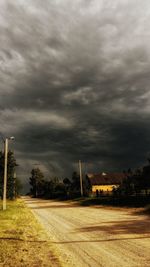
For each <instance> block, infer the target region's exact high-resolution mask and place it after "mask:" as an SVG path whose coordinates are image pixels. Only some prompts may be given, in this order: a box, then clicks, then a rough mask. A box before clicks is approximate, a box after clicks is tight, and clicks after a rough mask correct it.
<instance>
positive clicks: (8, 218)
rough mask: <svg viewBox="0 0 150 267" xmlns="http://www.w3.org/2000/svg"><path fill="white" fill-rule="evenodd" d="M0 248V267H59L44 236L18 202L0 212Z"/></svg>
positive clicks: (27, 210)
mask: <svg viewBox="0 0 150 267" xmlns="http://www.w3.org/2000/svg"><path fill="white" fill-rule="evenodd" d="M0 206H1V207H2V201H0ZM0 244H1V245H0V266H2V267H14V266H15V267H47V266H54V267H55V266H60V265H59V263H58V261H57V259H56V256H54V254H53V252H52V251H53V248H52V245H50V240H48V237H47V236H46V233H45V232H44V230H43V228H42V227H41V226H40V224H39V223H38V222H37V221H36V219H35V217H34V215H33V214H32V212H31V211H30V210H29V209H28V208H27V207H26V206H25V204H24V202H23V201H22V200H21V199H19V200H15V201H10V200H9V201H7V210H6V211H3V210H2V208H1V209H0Z"/></svg>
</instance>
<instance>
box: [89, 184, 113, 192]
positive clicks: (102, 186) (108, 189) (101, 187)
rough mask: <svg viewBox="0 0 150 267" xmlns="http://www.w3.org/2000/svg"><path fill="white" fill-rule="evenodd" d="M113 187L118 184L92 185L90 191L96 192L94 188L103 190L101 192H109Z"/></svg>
mask: <svg viewBox="0 0 150 267" xmlns="http://www.w3.org/2000/svg"><path fill="white" fill-rule="evenodd" d="M113 187H115V188H117V187H118V185H92V193H96V190H98V191H100V190H103V192H111V191H112V189H113Z"/></svg>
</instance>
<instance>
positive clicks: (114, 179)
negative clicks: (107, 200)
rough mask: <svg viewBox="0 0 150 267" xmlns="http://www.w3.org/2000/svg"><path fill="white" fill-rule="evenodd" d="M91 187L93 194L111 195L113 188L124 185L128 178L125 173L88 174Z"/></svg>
mask: <svg viewBox="0 0 150 267" xmlns="http://www.w3.org/2000/svg"><path fill="white" fill-rule="evenodd" d="M87 176H88V178H89V180H90V183H91V186H92V194H93V195H96V194H110V193H111V192H112V190H113V188H117V187H118V186H119V185H120V184H122V182H123V180H124V179H125V178H126V175H125V174H124V173H105V172H102V173H97V174H91V173H89V174H87Z"/></svg>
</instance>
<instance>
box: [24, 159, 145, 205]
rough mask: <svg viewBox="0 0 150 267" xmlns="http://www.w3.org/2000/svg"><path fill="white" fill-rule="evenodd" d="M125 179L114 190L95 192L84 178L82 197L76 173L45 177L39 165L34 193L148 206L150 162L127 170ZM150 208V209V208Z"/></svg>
mask: <svg viewBox="0 0 150 267" xmlns="http://www.w3.org/2000/svg"><path fill="white" fill-rule="evenodd" d="M124 177H125V178H124V180H123V182H122V183H121V184H120V185H119V186H118V187H114V188H113V190H112V192H102V193H101V192H98V194H95V195H92V185H91V183H90V179H89V178H88V176H87V175H85V176H84V177H83V196H84V197H83V198H80V196H81V193H80V177H79V174H78V173H77V172H73V174H72V177H71V178H64V179H59V178H56V177H54V178H45V177H44V175H43V174H42V172H41V170H40V169H39V168H36V169H33V170H32V171H31V177H30V178H29V183H30V193H29V194H30V195H31V196H32V197H40V198H46V199H54V198H57V199H60V200H69V199H71V200H73V199H75V201H77V202H78V203H79V204H80V205H82V206H89V205H108V206H117V207H147V206H148V205H150V161H149V164H148V165H146V166H144V167H142V168H139V169H137V170H131V169H128V170H127V171H124ZM147 210H149V208H147Z"/></svg>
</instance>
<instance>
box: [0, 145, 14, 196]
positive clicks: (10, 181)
mask: <svg viewBox="0 0 150 267" xmlns="http://www.w3.org/2000/svg"><path fill="white" fill-rule="evenodd" d="M16 166H18V165H17V164H16V159H15V157H14V153H13V152H12V151H10V150H9V151H8V165H7V197H8V198H10V199H13V198H15V197H16V190H17V188H16V184H15V176H14V175H15V169H16ZM3 182H4V152H2V151H1V152H0V197H1V198H2V197H3Z"/></svg>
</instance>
